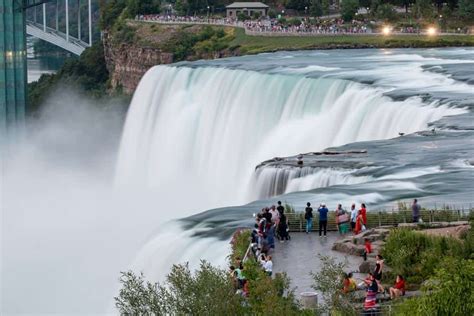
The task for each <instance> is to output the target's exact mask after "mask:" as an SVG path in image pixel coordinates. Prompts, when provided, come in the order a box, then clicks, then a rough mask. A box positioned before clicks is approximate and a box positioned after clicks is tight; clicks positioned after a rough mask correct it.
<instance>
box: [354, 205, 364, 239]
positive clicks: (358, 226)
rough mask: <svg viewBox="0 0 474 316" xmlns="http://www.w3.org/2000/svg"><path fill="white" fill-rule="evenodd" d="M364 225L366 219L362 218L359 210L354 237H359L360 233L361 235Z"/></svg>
mask: <svg viewBox="0 0 474 316" xmlns="http://www.w3.org/2000/svg"><path fill="white" fill-rule="evenodd" d="M363 224H364V219H363V217H362V214H361V212H360V210H359V213H358V214H357V218H356V225H355V228H354V235H357V234H358V233H360V231H361V230H362V225H363Z"/></svg>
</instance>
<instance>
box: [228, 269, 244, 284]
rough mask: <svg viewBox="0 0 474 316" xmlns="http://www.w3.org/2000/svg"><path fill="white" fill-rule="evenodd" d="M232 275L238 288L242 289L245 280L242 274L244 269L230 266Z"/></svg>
mask: <svg viewBox="0 0 474 316" xmlns="http://www.w3.org/2000/svg"><path fill="white" fill-rule="evenodd" d="M230 275H231V277H232V280H234V286H235V287H236V288H237V289H241V288H242V286H243V285H244V280H245V278H244V276H243V274H242V270H240V269H239V268H236V267H234V266H230Z"/></svg>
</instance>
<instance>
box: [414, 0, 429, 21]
mask: <svg viewBox="0 0 474 316" xmlns="http://www.w3.org/2000/svg"><path fill="white" fill-rule="evenodd" d="M415 12H416V16H417V17H418V18H423V19H428V20H429V19H432V18H433V14H434V11H433V4H432V2H431V0H416V2H415Z"/></svg>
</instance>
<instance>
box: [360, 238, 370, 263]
mask: <svg viewBox="0 0 474 316" xmlns="http://www.w3.org/2000/svg"><path fill="white" fill-rule="evenodd" d="M364 241H365V250H364V254H363V255H362V256H363V257H364V261H367V255H368V254H369V253H371V252H372V244H371V243H370V240H369V239H368V238H364Z"/></svg>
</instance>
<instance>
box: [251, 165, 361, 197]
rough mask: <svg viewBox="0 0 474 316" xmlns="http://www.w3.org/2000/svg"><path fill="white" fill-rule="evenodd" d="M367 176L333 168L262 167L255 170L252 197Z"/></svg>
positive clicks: (316, 186)
mask: <svg viewBox="0 0 474 316" xmlns="http://www.w3.org/2000/svg"><path fill="white" fill-rule="evenodd" d="M369 179H370V177H368V176H355V175H353V170H343V169H334V168H326V169H324V168H313V167H303V168H291V167H289V168H285V167H280V168H279V167H263V168H259V169H257V170H256V171H255V174H254V179H253V181H254V183H253V184H252V187H253V188H254V190H253V192H254V193H255V196H254V199H255V200H257V199H265V198H269V197H272V196H275V195H280V194H284V193H290V192H298V191H306V190H311V189H316V188H324V187H329V186H333V185H339V184H355V183H361V182H366V181H368V180H369Z"/></svg>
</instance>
